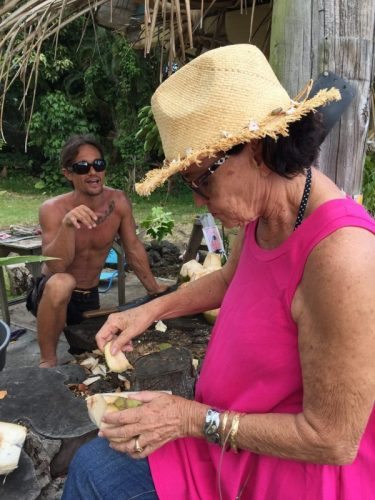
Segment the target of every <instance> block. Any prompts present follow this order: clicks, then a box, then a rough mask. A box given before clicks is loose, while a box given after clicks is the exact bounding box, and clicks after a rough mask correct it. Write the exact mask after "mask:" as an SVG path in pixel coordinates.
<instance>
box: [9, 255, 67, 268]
mask: <svg viewBox="0 0 375 500" xmlns="http://www.w3.org/2000/svg"><path fill="white" fill-rule="evenodd" d="M46 260H61V259H60V258H59V257H45V256H44V255H14V256H11V257H0V266H10V265H12V264H28V263H31V262H44V261H46Z"/></svg>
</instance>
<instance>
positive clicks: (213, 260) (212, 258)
mask: <svg viewBox="0 0 375 500" xmlns="http://www.w3.org/2000/svg"><path fill="white" fill-rule="evenodd" d="M203 267H204V268H205V269H208V268H212V269H220V268H221V255H220V254H219V253H214V252H209V253H208V254H207V255H206V258H205V259H204V262H203Z"/></svg>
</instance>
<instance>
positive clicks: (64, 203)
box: [33, 136, 167, 368]
mask: <svg viewBox="0 0 375 500" xmlns="http://www.w3.org/2000/svg"><path fill="white" fill-rule="evenodd" d="M61 165H62V172H63V174H64V176H65V177H66V178H67V180H68V181H69V182H70V183H71V184H72V186H73V188H74V190H73V191H72V192H70V193H67V194H63V195H60V196H56V197H54V198H52V199H51V200H47V201H46V202H44V203H43V205H42V206H41V208H40V211H39V222H40V225H41V228H42V248H43V255H46V256H50V257H58V258H59V259H60V260H51V261H48V262H46V263H44V265H43V269H42V274H43V277H42V278H41V280H39V283H37V285H36V286H37V289H36V293H35V294H34V298H36V304H34V310H33V312H34V314H36V316H37V328H38V342H39V347H40V367H41V368H49V367H52V366H55V365H56V364H57V357H56V347H57V342H58V339H59V336H60V334H61V332H62V330H63V328H64V326H65V323H68V324H74V323H79V322H80V315H81V313H82V312H83V311H87V310H91V309H97V308H99V295H98V289H97V286H98V282H99V275H100V272H101V270H102V268H103V264H104V262H105V259H106V257H107V254H108V252H109V250H110V248H111V246H112V243H113V240H114V238H115V237H116V235H119V237H120V239H121V242H122V245H123V247H124V250H125V254H126V260H127V262H128V263H129V265H130V266H131V268H132V269H133V271H134V272H135V274H136V275H137V276H138V278H139V279H140V281H141V282H142V284H143V286H144V287H145V288H146V290H147V292H148V293H149V294H154V293H160V292H163V291H165V290H166V288H167V287H166V286H165V285H161V284H159V283H157V281H156V280H155V278H154V276H153V275H152V273H151V270H150V266H149V263H148V258H147V254H146V251H145V249H144V246H143V244H142V243H141V241H140V240H139V239H138V237H137V235H136V227H135V222H134V218H133V214H132V207H131V203H130V201H129V200H128V198H127V197H126V196H125V194H124V193H123V192H122V191H119V190H116V189H111V188H109V187H105V186H104V177H105V160H104V158H103V151H102V148H101V146H100V145H99V144H97V143H96V141H95V140H94V139H93V138H92V137H90V136H73V137H71V138H70V139H69V140H68V141H67V143H66V144H65V146H64V147H63V149H62V151H61Z"/></svg>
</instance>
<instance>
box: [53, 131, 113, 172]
mask: <svg viewBox="0 0 375 500" xmlns="http://www.w3.org/2000/svg"><path fill="white" fill-rule="evenodd" d="M86 144H88V145H89V146H93V147H94V148H96V149H97V150H98V151H99V153H100V156H101V157H102V158H103V157H104V153H103V148H102V146H101V145H100V144H99V143H98V142H97V140H96V139H95V137H93V136H92V135H89V134H81V135H72V136H71V137H69V139H68V140H67V141H66V143H65V144H64V146H63V147H62V150H61V153H60V163H61V166H62V167H63V168H69V167H71V166H72V165H73V163H74V162H75V159H76V156H77V154H78V150H79V148H80V147H81V146H84V145H86Z"/></svg>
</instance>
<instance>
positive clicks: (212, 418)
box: [203, 408, 220, 444]
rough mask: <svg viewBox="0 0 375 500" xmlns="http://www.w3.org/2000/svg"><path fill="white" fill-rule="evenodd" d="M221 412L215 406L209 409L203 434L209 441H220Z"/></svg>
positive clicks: (217, 442) (216, 442)
mask: <svg viewBox="0 0 375 500" xmlns="http://www.w3.org/2000/svg"><path fill="white" fill-rule="evenodd" d="M219 427H220V413H219V412H218V411H217V410H214V409H213V408H210V409H208V410H207V413H206V418H205V421H204V426H203V434H204V436H205V438H206V439H207V441H208V442H209V443H215V444H219V443H220V434H219Z"/></svg>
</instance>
